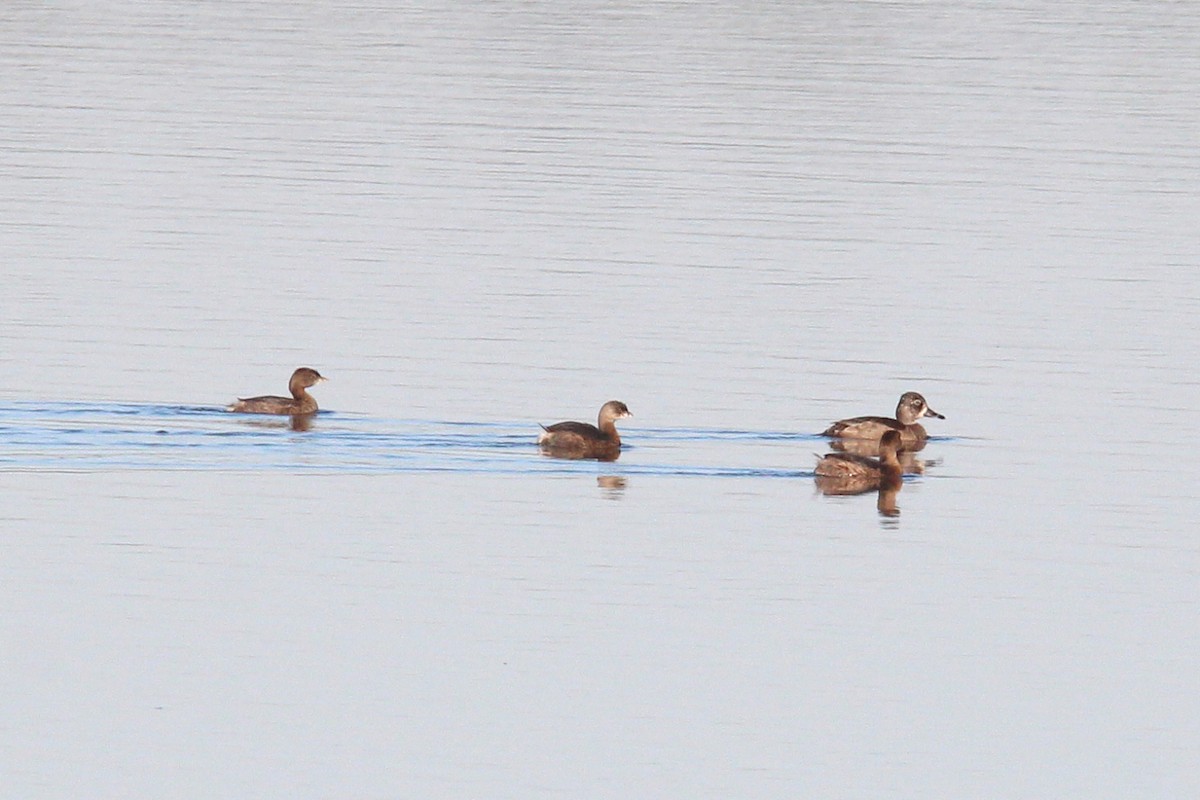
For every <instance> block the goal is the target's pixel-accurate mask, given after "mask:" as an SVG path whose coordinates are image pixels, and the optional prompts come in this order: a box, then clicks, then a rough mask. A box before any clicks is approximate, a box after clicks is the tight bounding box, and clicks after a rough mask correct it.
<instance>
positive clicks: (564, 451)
mask: <svg viewBox="0 0 1200 800" xmlns="http://www.w3.org/2000/svg"><path fill="white" fill-rule="evenodd" d="M632 416H633V414H632V413H630V411H629V407H628V406H626V405H625V404H624V403H622V402H621V401H620V400H609V401H608V402H607V403H605V404H604V405H603V406H601V408H600V414H599V416H598V418H597V420H596V423H597V424H595V425H590V424H588V423H586V422H558V423H555V424H554V425H543V426H542V433H541V434H540V435H539V436H538V446H539V447H541V448H542V450H543V451H544V452H545V453H546V454H547V455H551V456H555V457H557V458H596V459H600V460H601V461H612V460H614V459H616V458H617V456H619V455H620V454H621V434H620V433H618V432H617V425H616V421H617V420H618V419H624V418H626V417H632Z"/></svg>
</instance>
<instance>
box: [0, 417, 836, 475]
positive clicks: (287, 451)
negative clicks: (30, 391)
mask: <svg viewBox="0 0 1200 800" xmlns="http://www.w3.org/2000/svg"><path fill="white" fill-rule="evenodd" d="M537 430H538V429H537V427H536V426H535V425H532V424H530V423H527V422H525V421H506V422H461V421H447V420H428V419H379V418H372V417H370V416H365V415H358V414H346V413H338V412H327V411H323V412H321V413H319V414H318V415H317V416H316V417H315V418H314V419H313V420H312V423H311V426H310V427H309V428H308V429H307V430H293V429H292V428H291V427H290V421H289V419H288V418H286V417H270V416H247V415H234V414H229V413H227V412H225V411H224V410H223V409H221V408H218V407H215V406H186V405H174V404H132V403H63V402H10V403H0V470H3V471H84V472H87V471H105V470H140V469H147V470H172V471H180V470H183V471H186V470H195V471H228V472H259V471H288V472H300V473H331V472H338V473H364V474H365V473H373V474H374V473H388V472H393V473H419V472H431V473H432V472H443V473H445V472H451V473H453V472H457V473H470V474H484V473H489V474H505V475H520V474H541V475H578V474H611V475H617V476H629V475H657V476H670V477H707V478H803V477H811V476H812V471H811V470H803V469H794V468H775V467H746V466H728V465H722V464H719V463H718V464H694V463H672V460H673V459H672V458H671V456H668V458H667V459H663V458H662V456H663V452H661V451H663V450H665V451H669V452H670V453H671V455H672V456H673V455H675V454H679V453H681V452H682V451H681V450H680V449H679V448H678V447H677V446H676V445H678V444H679V443H684V442H691V443H697V444H703V443H705V442H708V443H718V442H720V443H725V444H727V445H729V446H732V447H735V448H738V449H739V450H740V451H742V455H743V458H744V457H745V454H744V450H745V448H746V447H752V446H754V445H756V444H757V445H764V446H768V445H779V444H786V443H788V442H805V441H809V442H816V441H818V440H820V439H821V438H822V437H820V436H818V435H816V434H808V433H796V432H789V431H752V430H735V429H726V428H713V429H708V428H695V427H689V428H683V427H680V428H647V429H639V428H629V429H628V430H627V431H626V430H625V429H623V430H622V432H623V433H624V434H625V439H626V447H625V452H624V453H623V457H622V459H620V460H618V461H616V462H607V463H598V462H595V461H586V460H585V461H564V460H560V459H553V458H547V457H545V456H543V455H542V454H541V453H540V451H539V450H538V449H537V447H536V444H535V439H536V431H537ZM654 451H659V452H657V453H656V456H657V457H656V458H655V463H643V462H640V461H639V460H638V454H639V453H644V454H646V455H650V454H651V453H653V452H654ZM708 454H709V455H711V454H712V453H711V450H709V451H708ZM772 455H773V457H774V459H778V456H779V454H778V450H775V451H773V454H772ZM809 459H810V455H809V451H807V450H805V452H803V453H800V452H797V453H796V461H797V463H807V462H808V461H809ZM684 460H686V459H684ZM722 460H723V459H722ZM739 460H741V459H739ZM789 460H790V458H789Z"/></svg>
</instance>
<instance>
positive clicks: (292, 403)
mask: <svg viewBox="0 0 1200 800" xmlns="http://www.w3.org/2000/svg"><path fill="white" fill-rule="evenodd" d="M324 380H327V378H323V377H321V373H319V372H317V371H316V370H315V369H312V368H310V367H300V369H298V370H296V371H295V372H293V373H292V379H291V380H290V381H288V391H289V392H291V393H292V396H291V397H276V396H275V395H264V396H262V397H243V398H239V399H238V401H237V402H236V403H233V404H232V405H230V406H229V409H228V410H229V411H238V412H241V413H243V414H313V413H316V410H317V401H316V400H315V399H314V398H313V396H312V395H311V394H309V393H308V392H306V391H304V390H305V389H307V388H308V387H310V386H316V385H317V384H318V383H320V382H321V381H324Z"/></svg>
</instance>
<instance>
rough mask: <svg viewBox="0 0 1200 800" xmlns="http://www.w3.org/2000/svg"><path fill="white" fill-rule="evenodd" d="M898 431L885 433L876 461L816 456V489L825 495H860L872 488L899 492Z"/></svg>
mask: <svg viewBox="0 0 1200 800" xmlns="http://www.w3.org/2000/svg"><path fill="white" fill-rule="evenodd" d="M901 446H902V439H901V436H900V432H899V431H895V430H892V431H887V432H886V433H884V434H883V436H882V437H881V438H880V440H879V458H877V459H876V458H868V457H867V456H860V455H855V454H854V453H829V454H828V455H825V456H818V457H817V467H816V470H815V473H816V479H817V488H818V489H820V490H821V492H822V493H824V494H861V493H863V492H869V491H873V490H875V489H881V488H882V489H891V488H895V489H898V488H899V487H900V483H901V481H902V480H903V476H904V468H903V467H901V466H900V459H899V458H898V456H897V452H898V451H899V450H900V448H901Z"/></svg>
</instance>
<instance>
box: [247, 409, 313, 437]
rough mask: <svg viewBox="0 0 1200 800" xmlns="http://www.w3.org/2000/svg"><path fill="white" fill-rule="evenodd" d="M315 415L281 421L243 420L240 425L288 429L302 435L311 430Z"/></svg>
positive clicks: (291, 417)
mask: <svg viewBox="0 0 1200 800" xmlns="http://www.w3.org/2000/svg"><path fill="white" fill-rule="evenodd" d="M315 416H317V415H316V414H293V415H292V416H290V417H288V418H287V419H286V420H283V419H245V420H242V424H244V425H250V426H251V427H255V428H277V429H280V430H283V429H289V430H293V431H297V432H299V433H303V432H304V431H307V430H309V429H311V428H312V424H313V417H315Z"/></svg>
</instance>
